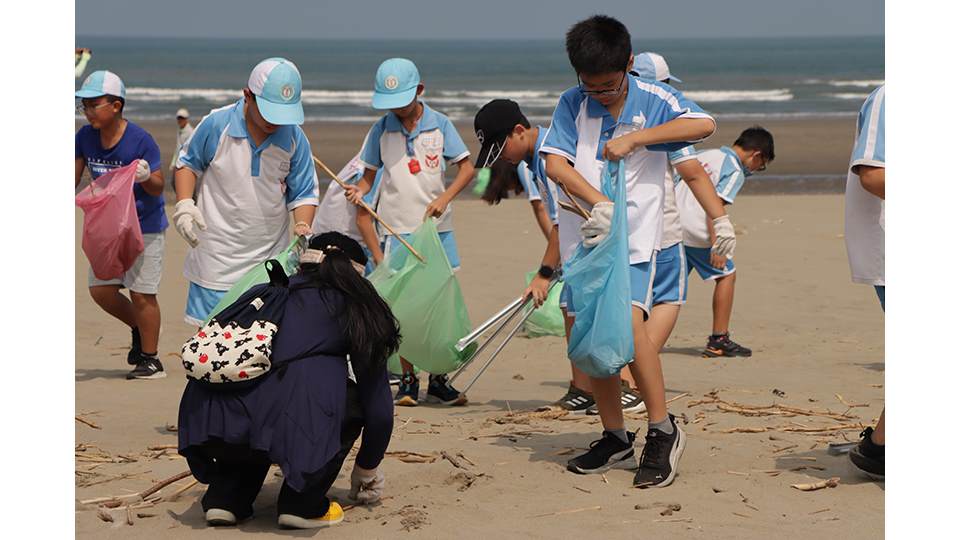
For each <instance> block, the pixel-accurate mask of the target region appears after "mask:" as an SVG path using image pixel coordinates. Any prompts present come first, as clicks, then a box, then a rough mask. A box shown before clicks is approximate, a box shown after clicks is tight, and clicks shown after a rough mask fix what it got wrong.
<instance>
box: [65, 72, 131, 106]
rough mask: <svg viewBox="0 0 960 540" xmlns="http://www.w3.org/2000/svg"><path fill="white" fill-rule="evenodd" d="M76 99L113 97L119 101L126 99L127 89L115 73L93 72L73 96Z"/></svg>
mask: <svg viewBox="0 0 960 540" xmlns="http://www.w3.org/2000/svg"><path fill="white" fill-rule="evenodd" d="M74 95H75V96H76V97H78V98H95V97H100V96H114V97H118V98H120V99H126V98H127V89H126V88H125V87H124V86H123V81H121V80H120V77H117V74H116V73H113V72H112V71H107V70H100V71H94V72H93V73H91V74H90V76H89V77H87V78H86V79H85V80H84V81H83V84H82V85H81V86H80V89H79V90H77V91H76V93H75V94H74Z"/></svg>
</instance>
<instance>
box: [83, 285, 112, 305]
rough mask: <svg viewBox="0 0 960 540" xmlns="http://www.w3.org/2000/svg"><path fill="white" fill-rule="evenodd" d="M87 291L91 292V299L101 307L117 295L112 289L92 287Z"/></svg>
mask: <svg viewBox="0 0 960 540" xmlns="http://www.w3.org/2000/svg"><path fill="white" fill-rule="evenodd" d="M87 290H89V291H90V298H93V301H94V302H96V303H97V305H100V306H102V305H104V304H106V303H107V302H109V301H110V298H111V297H113V296H114V295H115V294H117V293H116V291H114V290H113V288H111V287H90V288H89V289H87Z"/></svg>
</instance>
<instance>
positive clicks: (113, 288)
mask: <svg viewBox="0 0 960 540" xmlns="http://www.w3.org/2000/svg"><path fill="white" fill-rule="evenodd" d="M120 288H121V287H120V285H97V286H95V287H90V296H91V297H92V298H93V301H94V302H96V303H97V305H98V306H100V308H102V309H103V310H104V311H106V312H107V313H109V314H110V315H112V316H113V317H114V318H115V319H119V320H120V321H121V322H123V323H124V324H126V325H127V326H129V327H130V328H134V327H136V326H137V319H136V317H135V316H134V314H133V311H134V310H133V304H132V303H131V302H130V300H129V299H128V298H127V297H126V296H124V295H122V294H120Z"/></svg>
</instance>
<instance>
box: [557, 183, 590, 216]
mask: <svg viewBox="0 0 960 540" xmlns="http://www.w3.org/2000/svg"><path fill="white" fill-rule="evenodd" d="M556 184H557V185H558V186H560V189H562V190H563V194H564V195H566V196H567V198H568V199H570V202H571V203H572V205H573V207H574V208H575V209H576V210H574V211H575V212H576V213H577V214H579V215H580V217H582V218H583V219H590V212H587V211H586V210H584V209H583V207H582V206H580V203H578V202H577V200H576V199H575V198H573V194H572V193H570V190H569V189H567V186H565V185H564V184H562V183H560V182H557V183H556Z"/></svg>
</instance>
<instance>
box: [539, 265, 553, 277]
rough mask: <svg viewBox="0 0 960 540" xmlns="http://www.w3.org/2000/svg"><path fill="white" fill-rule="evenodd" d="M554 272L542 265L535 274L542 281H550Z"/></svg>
mask: <svg viewBox="0 0 960 540" xmlns="http://www.w3.org/2000/svg"><path fill="white" fill-rule="evenodd" d="M554 271H555V270H554V269H553V268H550V267H549V266H547V265H543V266H541V267H540V269H539V270H537V274H538V275H539V276H540V277H542V278H544V279H550V278H552V277H553V273H554Z"/></svg>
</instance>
